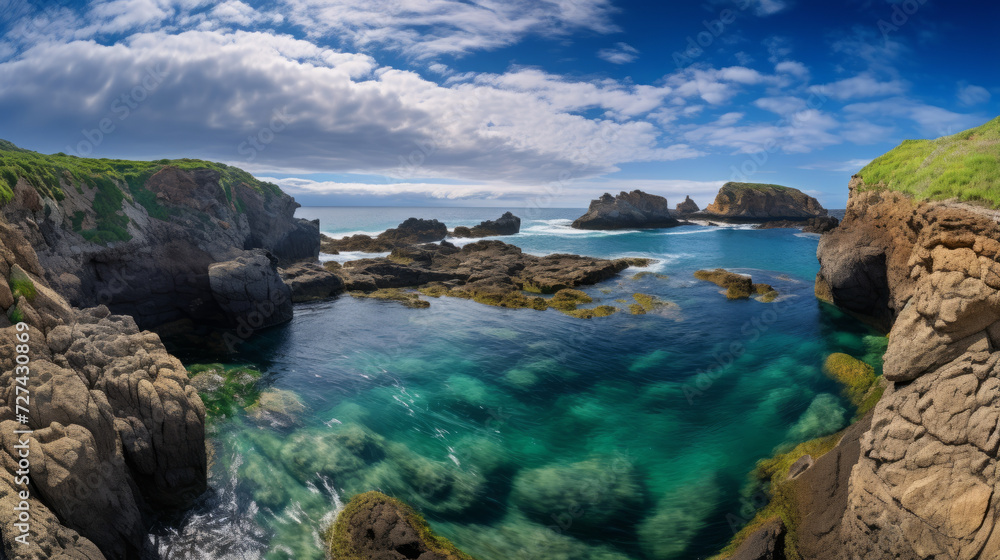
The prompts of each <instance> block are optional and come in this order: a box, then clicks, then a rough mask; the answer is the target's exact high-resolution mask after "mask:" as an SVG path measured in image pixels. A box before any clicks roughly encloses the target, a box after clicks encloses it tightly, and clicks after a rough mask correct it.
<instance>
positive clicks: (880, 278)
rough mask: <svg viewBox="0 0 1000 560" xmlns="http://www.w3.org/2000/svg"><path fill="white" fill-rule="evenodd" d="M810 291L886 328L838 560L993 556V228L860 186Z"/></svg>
mask: <svg viewBox="0 0 1000 560" xmlns="http://www.w3.org/2000/svg"><path fill="white" fill-rule="evenodd" d="M818 257H819V260H820V263H821V270H820V273H819V275H818V277H817V290H816V291H817V295H818V296H820V297H821V298H825V299H829V300H830V301H832V302H833V303H835V304H837V305H839V306H841V307H844V308H846V309H849V310H851V311H853V312H855V313H859V314H862V315H866V316H869V317H872V318H874V320H876V321H877V322H879V323H881V324H882V325H883V326H885V327H891V331H890V335H889V346H888V351H887V352H886V355H885V365H884V372H885V379H886V380H887V381H889V382H890V383H889V387H888V389H887V390H886V391H885V394H884V395H883V397H882V400H881V401H880V402H879V404H878V405H877V406H876V408H875V409H874V411H873V416H872V423H871V428H870V429H869V430H868V431H867V432H865V433H864V434H863V435H862V437H861V439H860V446H861V450H860V451H861V452H860V458H859V459H858V461H857V463H856V464H855V465H854V466H853V468H852V470H851V477H850V484H849V490H848V492H847V505H846V510H845V511H844V513H843V517H842V519H841V523H840V526H839V529H838V530H839V532H840V540H841V542H843V543H844V544H845V550H844V552H843V555H842V557H843V558H845V559H853V558H859V557H860V558H869V559H876V560H877V559H882V558H885V559H888V558H893V559H902V560H910V559H913V560H915V559H918V558H956V559H957V558H961V559H973V558H984V559H985V558H1000V530H995V526H996V523H997V520H998V517H1000V494H998V493H997V492H996V491H995V489H996V488H997V487H998V484H1000V472H998V469H997V450H998V446H1000V368H998V362H1000V262H998V259H1000V224H998V222H997V218H996V214H995V213H994V212H993V211H988V210H984V209H981V208H978V207H973V206H969V205H964V204H958V203H954V202H917V201H913V200H911V199H909V198H907V197H905V196H903V195H901V194H899V193H896V192H891V191H884V190H878V191H876V190H870V189H868V188H867V186H866V185H865V184H864V183H863V182H862V181H861V179H860V178H857V177H855V179H853V180H852V182H851V194H850V199H849V202H848V208H847V213H846V216H845V219H844V221H843V222H842V224H841V226H840V227H839V228H838V229H836V230H834V231H833V232H831V233H829V234H826V235H824V236H823V238H822V240H821V241H820V245H819V250H818Z"/></svg>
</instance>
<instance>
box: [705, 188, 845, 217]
mask: <svg viewBox="0 0 1000 560" xmlns="http://www.w3.org/2000/svg"><path fill="white" fill-rule="evenodd" d="M704 214H705V215H706V217H709V218H713V219H726V218H728V219H736V220H747V221H755V220H805V219H808V218H815V217H817V216H826V209H824V208H823V206H821V205H820V203H819V202H818V201H817V200H816V199H815V198H813V197H811V196H809V195H807V194H805V193H803V192H802V191H800V190H798V189H793V188H791V187H783V186H781V185H768V184H763V183H726V184H725V185H723V186H722V188H721V189H719V193H718V194H717V195H716V196H715V202H713V203H712V204H709V205H708V206H706V207H705V210H704Z"/></svg>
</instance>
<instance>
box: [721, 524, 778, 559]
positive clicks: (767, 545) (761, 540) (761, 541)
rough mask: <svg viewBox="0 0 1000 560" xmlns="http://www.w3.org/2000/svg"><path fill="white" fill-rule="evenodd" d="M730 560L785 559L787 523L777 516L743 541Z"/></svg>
mask: <svg viewBox="0 0 1000 560" xmlns="http://www.w3.org/2000/svg"><path fill="white" fill-rule="evenodd" d="M729 560H785V524H784V522H782V521H781V518H775V519H772V520H771V521H768V522H767V523H765V524H764V526H763V527H761V528H760V529H758V530H756V531H754V533H753V534H752V535H750V536H749V537H747V540H745V541H743V544H741V545H740V547H739V548H737V549H736V552H734V553H733V555H732V556H730V557H729Z"/></svg>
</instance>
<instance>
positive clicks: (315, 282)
mask: <svg viewBox="0 0 1000 560" xmlns="http://www.w3.org/2000/svg"><path fill="white" fill-rule="evenodd" d="M279 272H280V273H281V279H282V280H284V282H285V284H286V285H287V286H288V288H289V289H290V290H291V292H292V301H293V302H296V303H298V302H303V301H313V300H317V299H326V298H328V297H331V296H335V295H337V294H339V293H341V292H343V291H344V281H343V280H341V279H340V277H339V276H337V275H336V274H334V273H333V272H330V271H329V270H327V269H325V268H323V267H322V266H320V265H318V264H316V263H299V264H295V265H292V266H290V267H287V268H283V269H279Z"/></svg>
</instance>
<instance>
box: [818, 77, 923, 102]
mask: <svg viewBox="0 0 1000 560" xmlns="http://www.w3.org/2000/svg"><path fill="white" fill-rule="evenodd" d="M809 89H810V91H812V92H815V93H819V94H821V95H825V96H827V97H832V98H834V99H837V100H840V101H846V100H850V99H864V98H866V97H885V96H889V95H900V94H902V93H904V92H905V91H906V89H907V84H906V82H903V81H902V80H889V81H880V80H878V79H876V78H875V77H873V76H871V75H870V74H859V75H857V76H854V77H852V78H847V79H844V80H840V81H838V82H832V83H829V84H823V85H818V86H812V87H811V88H809Z"/></svg>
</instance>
